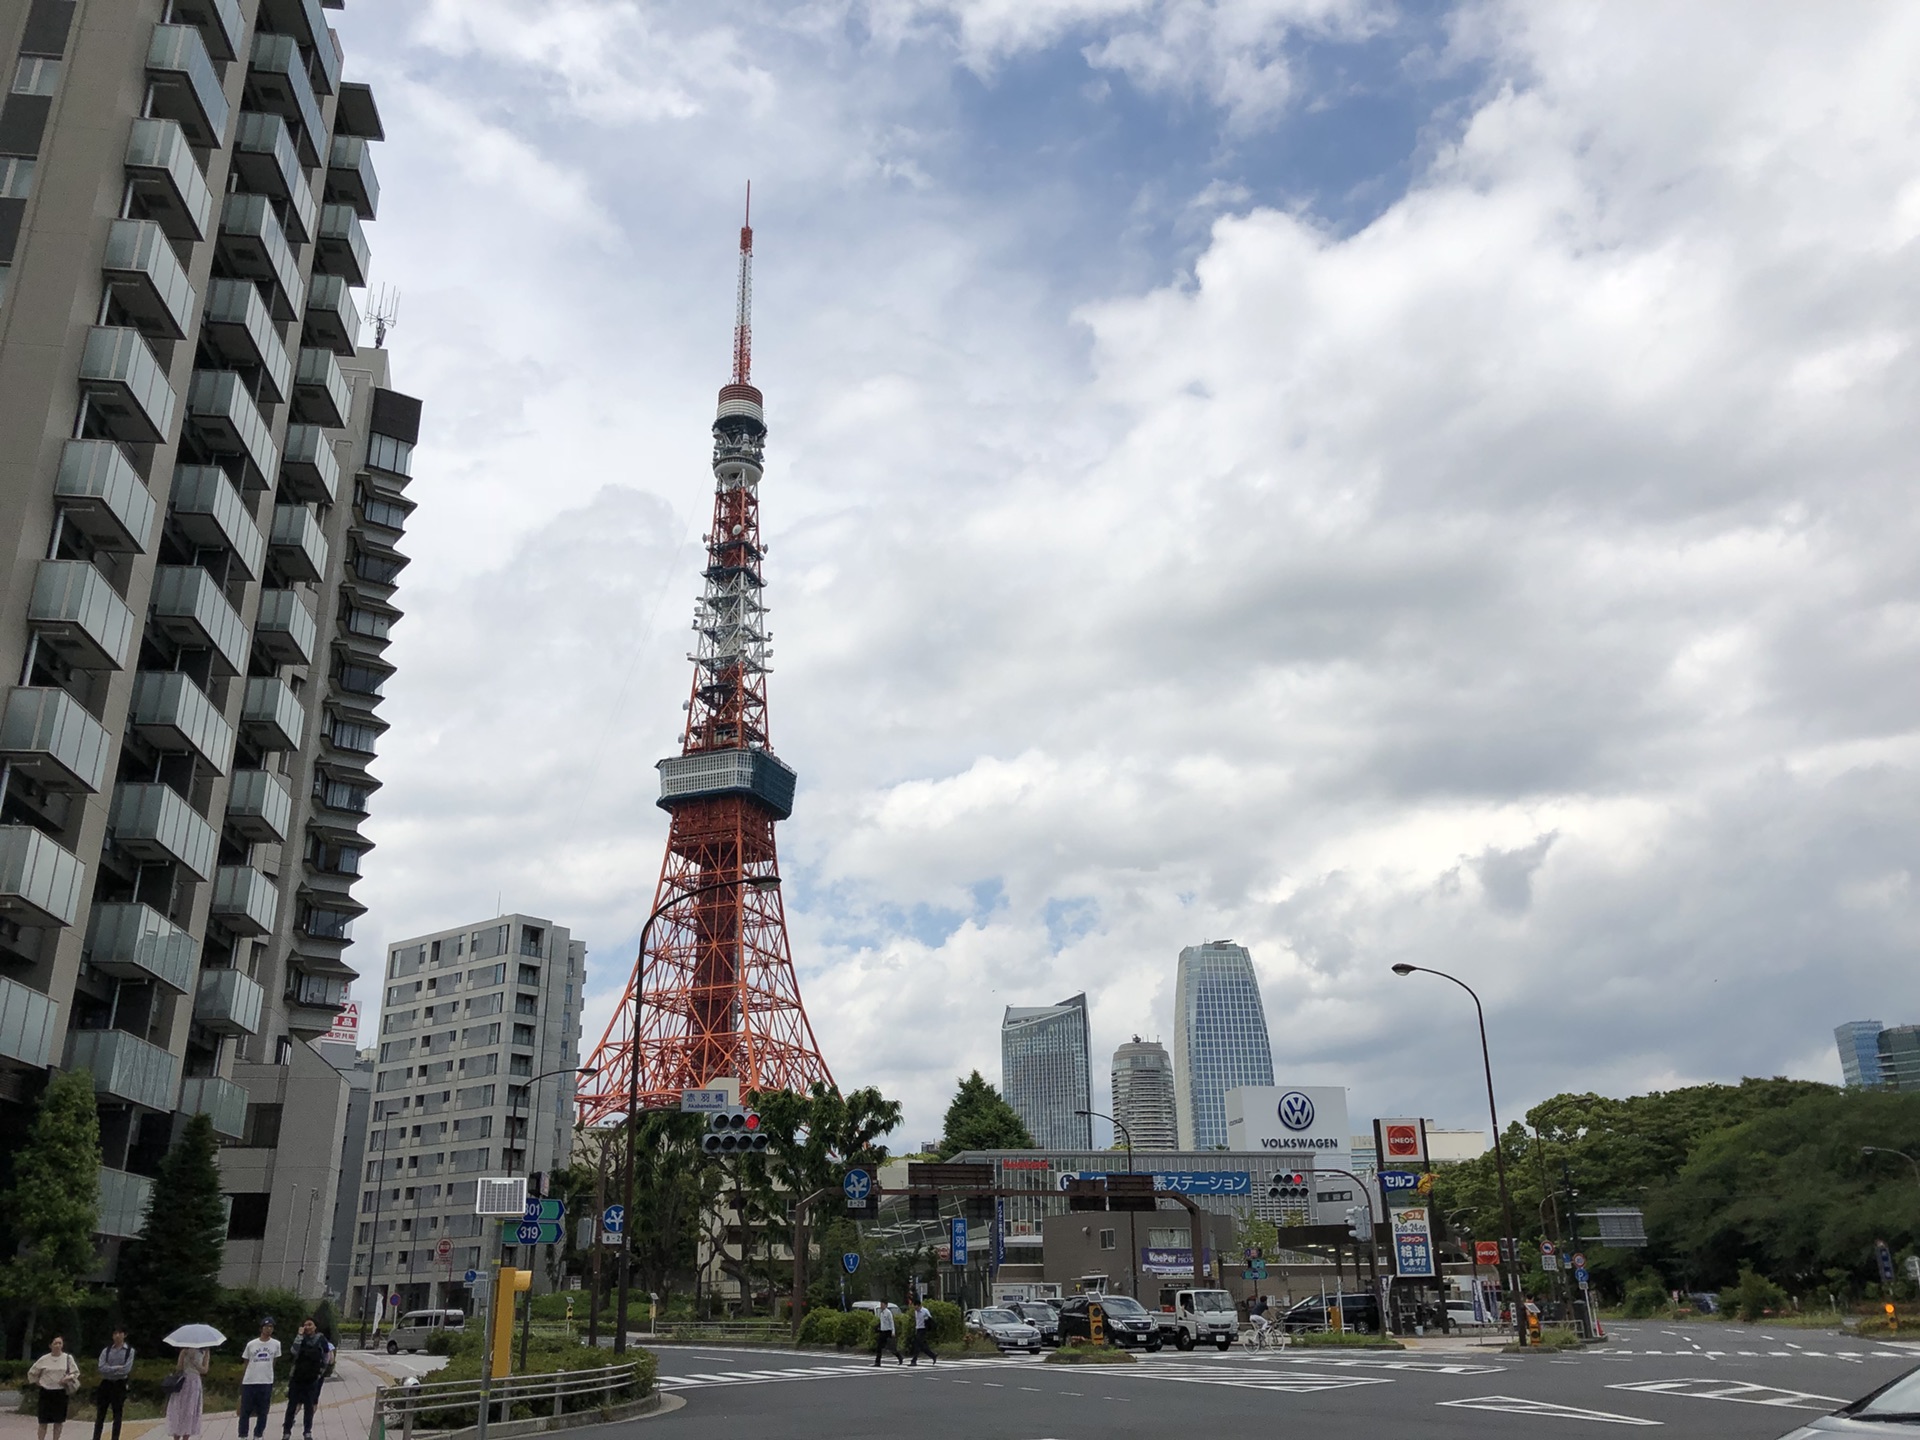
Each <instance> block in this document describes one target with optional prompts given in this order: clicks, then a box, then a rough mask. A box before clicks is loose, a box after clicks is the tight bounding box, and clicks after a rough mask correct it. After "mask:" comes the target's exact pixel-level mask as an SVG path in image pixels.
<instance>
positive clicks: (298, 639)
mask: <svg viewBox="0 0 1920 1440" xmlns="http://www.w3.org/2000/svg"><path fill="white" fill-rule="evenodd" d="M319 634H320V627H319V626H318V624H316V623H315V621H314V618H313V614H312V612H311V611H309V610H308V609H307V602H306V601H304V600H302V599H301V598H300V592H299V591H297V590H268V591H265V592H263V593H262V594H261V596H260V614H259V616H258V618H257V619H256V620H255V621H254V626H253V643H254V644H255V645H256V646H258V647H259V648H260V649H261V650H263V651H265V652H266V655H267V658H268V659H270V660H272V661H273V663H274V664H276V665H311V664H312V663H313V647H314V642H315V641H316V640H317V639H318V638H319Z"/></svg>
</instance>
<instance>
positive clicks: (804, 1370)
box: [654, 1357, 1033, 1390]
mask: <svg viewBox="0 0 1920 1440" xmlns="http://www.w3.org/2000/svg"><path fill="white" fill-rule="evenodd" d="M1032 1364H1033V1362H1032V1361H1031V1360H1014V1359H1006V1358H998V1357H994V1358H985V1359H978V1360H960V1359H953V1360H942V1361H940V1362H939V1364H938V1365H934V1364H931V1363H929V1364H928V1365H926V1366H913V1365H895V1364H893V1363H892V1362H891V1361H889V1362H888V1363H887V1364H885V1365H875V1364H874V1363H873V1362H872V1361H871V1360H869V1361H865V1362H860V1363H856V1362H853V1361H841V1362H838V1363H836V1364H828V1365H787V1366H781V1367H779V1368H773V1369H764V1370H747V1369H739V1370H735V1369H727V1370H705V1369H702V1370H695V1369H693V1368H692V1367H691V1366H685V1365H679V1366H676V1367H675V1373H674V1374H671V1375H666V1374H662V1375H659V1376H657V1377H655V1380H654V1384H655V1385H656V1386H657V1387H658V1388H660V1389H662V1390H706V1389H712V1388H714V1387H716V1386H721V1385H777V1384H782V1383H784V1382H787V1381H800V1380H846V1379H852V1378H856V1377H859V1376H862V1375H867V1376H876V1375H892V1374H898V1373H902V1372H905V1371H914V1372H915V1373H918V1371H919V1370H920V1369H928V1370H935V1369H937V1370H940V1371H942V1372H952V1371H967V1370H979V1369H995V1368H1004V1367H1007V1366H1015V1365H1022V1366H1031V1365H1032Z"/></svg>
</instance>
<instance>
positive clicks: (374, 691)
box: [334, 665, 392, 699]
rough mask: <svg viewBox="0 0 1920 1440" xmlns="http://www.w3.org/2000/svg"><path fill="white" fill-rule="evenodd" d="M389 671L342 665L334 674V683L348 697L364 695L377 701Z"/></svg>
mask: <svg viewBox="0 0 1920 1440" xmlns="http://www.w3.org/2000/svg"><path fill="white" fill-rule="evenodd" d="M391 673H392V672H391V671H387V670H376V669H374V668H372V667H371V666H368V665H342V666H340V668H339V670H338V671H336V672H335V674H334V683H335V684H336V685H337V686H338V687H339V688H340V689H341V690H344V691H346V692H347V694H349V695H364V696H368V697H370V698H373V699H378V698H379V697H380V695H381V694H382V692H383V690H384V688H385V686H386V683H387V676H388V675H389V674H391Z"/></svg>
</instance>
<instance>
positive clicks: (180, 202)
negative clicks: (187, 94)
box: [127, 120, 213, 242]
mask: <svg viewBox="0 0 1920 1440" xmlns="http://www.w3.org/2000/svg"><path fill="white" fill-rule="evenodd" d="M127 179H128V181H129V182H131V183H132V185H133V193H134V194H136V195H138V196H139V197H140V202H141V204H142V205H144V206H145V207H146V210H147V214H148V217H149V218H150V219H152V220H154V221H155V222H157V223H158V224H159V226H160V228H161V229H162V230H164V231H166V232H167V234H168V235H170V236H172V237H173V238H174V239H175V240H191V241H195V242H198V241H201V240H204V239H206V238H207V232H208V230H209V229H210V228H211V227H212V225H213V191H212V190H210V189H208V188H207V181H206V177H205V176H203V175H202V174H201V173H200V167H199V165H198V164H196V163H195V161H194V158H193V147H192V146H190V145H189V144H187V136H186V132H185V131H183V130H182V129H181V128H180V127H179V126H178V125H177V124H175V123H174V122H173V121H171V120H135V121H134V122H133V133H132V134H131V135H129V136H128V137H127Z"/></svg>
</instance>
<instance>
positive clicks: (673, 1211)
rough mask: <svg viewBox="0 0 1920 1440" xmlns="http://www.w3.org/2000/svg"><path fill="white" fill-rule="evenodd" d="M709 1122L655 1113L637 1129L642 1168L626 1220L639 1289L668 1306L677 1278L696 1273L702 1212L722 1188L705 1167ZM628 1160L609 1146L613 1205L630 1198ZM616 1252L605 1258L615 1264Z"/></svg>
mask: <svg viewBox="0 0 1920 1440" xmlns="http://www.w3.org/2000/svg"><path fill="white" fill-rule="evenodd" d="M706 1118H707V1117H706V1116H704V1115H694V1114H681V1113H679V1112H677V1111H671V1110H669V1111H654V1112H652V1113H650V1114H646V1115H642V1116H641V1117H640V1123H639V1124H638V1125H637V1126H635V1128H634V1141H635V1144H636V1146H637V1149H636V1150H635V1152H634V1154H635V1158H636V1160H637V1161H638V1164H637V1165H636V1167H635V1169H634V1175H633V1213H632V1214H631V1215H629V1216H628V1218H627V1228H626V1237H627V1244H628V1245H629V1246H630V1247H631V1248H632V1251H633V1267H634V1270H635V1272H636V1278H637V1279H638V1280H639V1282H640V1287H641V1288H642V1289H643V1290H650V1291H652V1292H653V1293H654V1294H656V1295H658V1296H660V1297H661V1300H662V1301H663V1302H664V1301H665V1300H666V1298H667V1297H668V1296H669V1295H670V1294H672V1285H673V1278H674V1276H676V1275H680V1274H685V1273H687V1272H689V1271H691V1270H692V1268H693V1266H694V1264H695V1259H696V1255H697V1249H696V1240H697V1237H698V1234H699V1219H700V1211H701V1208H702V1207H703V1206H704V1205H705V1204H707V1203H708V1202H709V1201H711V1200H712V1199H713V1197H714V1195H715V1194H716V1193H717V1191H718V1187H719V1179H720V1177H719V1173H718V1172H717V1171H715V1170H714V1169H713V1167H711V1166H707V1165H702V1163H701V1154H700V1137H701V1136H702V1135H703V1134H705V1133H706ZM625 1160H626V1157H625V1154H624V1153H623V1147H622V1146H621V1144H620V1143H618V1142H615V1143H612V1144H611V1145H609V1147H608V1150H607V1164H608V1182H607V1197H608V1199H609V1200H610V1201H618V1200H619V1198H620V1196H621V1195H622V1194H623V1193H625V1192H624V1190H623V1188H622V1187H623V1185H624V1183H625V1181H624V1176H625V1174H626V1171H625V1169H624V1166H625ZM614 1253H615V1252H610V1253H609V1255H608V1256H607V1257H606V1258H607V1259H608V1260H609V1261H611V1260H612V1259H613V1254H614ZM641 1298H642V1299H643V1300H644V1299H645V1296H644V1295H643V1296H642V1297H641ZM643 1308H644V1307H643Z"/></svg>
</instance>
